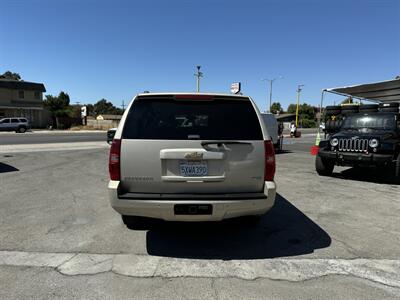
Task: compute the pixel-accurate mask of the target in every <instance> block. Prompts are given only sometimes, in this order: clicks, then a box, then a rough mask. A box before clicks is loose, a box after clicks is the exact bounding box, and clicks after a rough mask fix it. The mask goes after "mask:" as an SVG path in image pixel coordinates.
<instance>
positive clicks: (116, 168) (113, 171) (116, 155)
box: [108, 139, 121, 180]
mask: <svg viewBox="0 0 400 300" xmlns="http://www.w3.org/2000/svg"><path fill="white" fill-rule="evenodd" d="M120 160H121V140H120V139H113V141H112V144H111V149H110V157H109V160H108V171H109V173H110V179H111V180H121V172H120Z"/></svg>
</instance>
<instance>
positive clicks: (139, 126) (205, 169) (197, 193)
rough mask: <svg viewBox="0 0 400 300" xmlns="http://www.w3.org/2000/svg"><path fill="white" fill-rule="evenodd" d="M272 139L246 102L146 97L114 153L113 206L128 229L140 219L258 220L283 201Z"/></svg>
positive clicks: (220, 97)
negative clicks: (278, 189)
mask: <svg viewBox="0 0 400 300" xmlns="http://www.w3.org/2000/svg"><path fill="white" fill-rule="evenodd" d="M269 136H270V135H269V134H268V131H267V129H266V126H265V125H264V122H263V119H262V116H261V114H260V112H259V111H258V109H257V107H256V105H255V104H254V102H253V101H252V100H251V99H250V98H249V97H246V96H242V95H224V94H200V93H196V94H180V93H178V94H155V93H146V94H139V95H138V96H136V97H135V98H134V100H133V101H132V102H131V104H130V105H129V106H128V108H127V110H126V112H125V113H124V115H123V117H122V119H121V123H120V125H119V127H118V129H117V131H116V133H115V136H114V139H113V142H112V145H111V149H110V157H109V173H110V181H109V184H108V189H109V197H110V202H111V206H112V207H113V208H114V209H115V210H116V211H117V212H118V213H120V214H121V215H122V220H123V222H124V223H125V224H126V225H128V227H129V226H132V224H135V222H139V223H140V221H141V220H143V218H140V217H151V218H158V219H163V220H166V221H218V220H222V219H226V218H233V217H239V216H253V217H254V218H248V219H258V217H259V216H261V215H263V214H264V213H265V212H267V211H268V210H269V209H270V208H271V207H272V206H273V205H274V201H275V194H276V185H275V182H274V175H275V153H274V147H273V143H272V141H271V139H270V137H269Z"/></svg>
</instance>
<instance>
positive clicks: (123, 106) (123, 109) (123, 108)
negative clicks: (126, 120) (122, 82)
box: [121, 100, 125, 111]
mask: <svg viewBox="0 0 400 300" xmlns="http://www.w3.org/2000/svg"><path fill="white" fill-rule="evenodd" d="M121 106H122V111H125V102H124V100H122V105H121Z"/></svg>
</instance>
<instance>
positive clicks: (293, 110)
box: [287, 104, 297, 114]
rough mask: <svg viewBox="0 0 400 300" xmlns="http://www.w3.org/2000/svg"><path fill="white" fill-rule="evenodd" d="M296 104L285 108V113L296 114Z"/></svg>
mask: <svg viewBox="0 0 400 300" xmlns="http://www.w3.org/2000/svg"><path fill="white" fill-rule="evenodd" d="M296 107H297V105H296V104H289V106H288V108H287V112H288V113H289V114H295V113H296Z"/></svg>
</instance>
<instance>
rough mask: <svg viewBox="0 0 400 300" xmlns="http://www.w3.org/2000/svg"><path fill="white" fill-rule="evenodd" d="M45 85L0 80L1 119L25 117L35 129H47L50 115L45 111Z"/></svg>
mask: <svg viewBox="0 0 400 300" xmlns="http://www.w3.org/2000/svg"><path fill="white" fill-rule="evenodd" d="M44 92H46V88H45V87H44V85H43V83H35V82H28V81H23V80H21V81H16V80H9V79H0V118H3V117H25V118H27V119H29V121H30V122H31V125H32V126H33V127H45V126H46V125H47V123H48V118H49V113H48V112H47V111H45V110H44V109H43V93H44Z"/></svg>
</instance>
